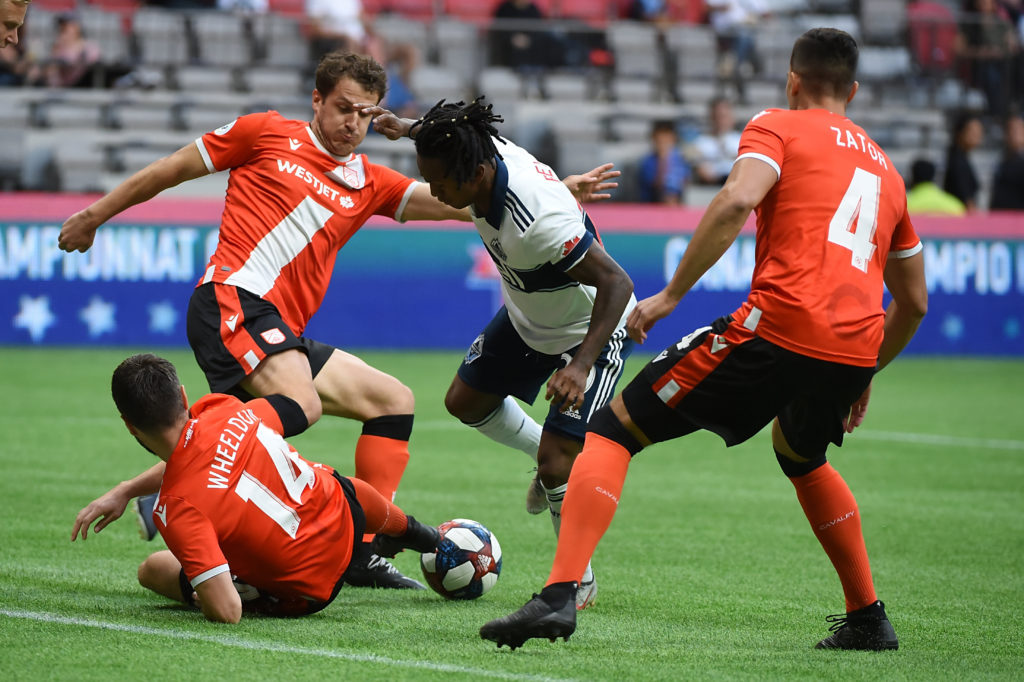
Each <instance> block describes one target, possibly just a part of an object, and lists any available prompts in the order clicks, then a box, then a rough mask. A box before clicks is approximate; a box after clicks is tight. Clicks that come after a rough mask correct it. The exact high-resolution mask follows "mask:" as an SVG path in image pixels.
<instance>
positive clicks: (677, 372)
mask: <svg viewBox="0 0 1024 682" xmlns="http://www.w3.org/2000/svg"><path fill="white" fill-rule="evenodd" d="M874 372H875V370H874V368H872V367H855V366H853V365H843V364H839V363H836V362H828V361H826V360H819V359H817V358H811V357H807V356H806V355H800V354H799V353H794V352H793V351H790V350H787V349H785V348H782V347H781V346H778V345H776V344H774V343H771V342H770V341H765V340H764V339H762V338H761V337H759V336H757V335H755V334H754V332H752V331H751V330H749V329H747V328H746V327H744V326H743V324H742V323H739V322H736V321H734V320H733V319H732V317H731V316H728V317H722V318H719V319H718V320H715V321H714V322H713V323H712V324H711V325H710V326H708V327H702V328H700V329H698V330H696V331H695V332H693V333H692V334H690V335H689V336H686V337H684V338H683V339H682V340H681V341H680V342H679V343H677V344H675V345H673V346H669V347H668V348H667V349H665V350H664V351H663V352H662V353H661V354H660V355H658V356H657V357H656V358H654V359H653V360H651V361H650V362H649V363H648V364H647V365H646V366H645V367H644V368H643V370H641V371H640V373H639V374H638V375H637V376H636V378H634V379H633V381H631V382H630V384H629V385H628V386H627V387H626V388H625V389H624V390H623V392H622V399H623V402H624V404H625V406H626V410H627V411H628V412H629V415H630V417H631V418H632V420H633V422H634V423H635V424H636V425H637V426H638V427H639V428H640V430H641V431H643V432H644V434H646V435H647V437H648V438H649V439H650V440H651V441H652V442H655V443H658V442H661V441H666V440H671V439H673V438H678V437H679V436H684V435H686V434H688V433H692V432H693V431H696V430H698V429H706V430H708V431H711V432H712V433H716V434H718V435H719V436H720V437H721V438H722V439H723V440H724V441H725V443H726V445H736V444H738V443H742V442H743V441H745V440H747V439H748V438H750V437H751V436H753V435H754V434H756V433H757V432H758V431H760V430H761V429H763V428H764V427H765V426H766V425H768V424H769V423H771V421H772V420H773V419H775V417H778V418H779V421H780V425H781V426H782V432H783V434H785V436H786V440H787V442H788V443H789V445H790V446H791V447H792V448H793V450H794V451H795V452H796V453H797V454H799V455H801V456H803V457H806V458H816V457H818V456H820V455H823V454H824V453H825V450H826V448H827V447H828V444H829V443H835V444H836V445H842V443H843V426H842V420H843V417H844V416H846V415H847V414H848V413H849V410H850V406H851V405H852V404H853V402H854V401H855V400H857V398H859V397H860V396H861V394H862V393H863V392H864V389H865V388H867V386H868V384H869V383H870V382H871V378H872V376H874Z"/></svg>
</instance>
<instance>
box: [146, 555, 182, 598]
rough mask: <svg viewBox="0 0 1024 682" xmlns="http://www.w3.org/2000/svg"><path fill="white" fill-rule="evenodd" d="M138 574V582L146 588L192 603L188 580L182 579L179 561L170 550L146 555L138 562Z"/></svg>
mask: <svg viewBox="0 0 1024 682" xmlns="http://www.w3.org/2000/svg"><path fill="white" fill-rule="evenodd" d="M138 576H139V584H140V585H142V586H143V587H145V588H146V589H147V590H152V591H153V592H156V593H157V594H160V595H163V596H165V597H167V598H168V599H171V600H174V601H177V602H182V603H184V604H194V601H193V600H192V592H193V589H192V586H191V585H190V584H189V583H188V580H183V579H182V577H183V574H182V572H181V563H180V562H179V561H178V560H177V559H176V558H175V557H174V555H173V554H171V550H169V549H165V550H162V551H159V552H154V553H153V554H150V555H149V556H148V557H146V559H145V561H143V562H142V563H141V564H139V573H138Z"/></svg>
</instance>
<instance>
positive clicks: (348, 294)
mask: <svg viewBox="0 0 1024 682" xmlns="http://www.w3.org/2000/svg"><path fill="white" fill-rule="evenodd" d="M58 232H59V225H58V224H55V223H52V222H7V223H4V224H0V288H2V293H3V295H2V296H0V343H2V344H41V345H45V344H60V345H68V344H74V345H88V344H96V345H131V346H134V347H145V346H154V347H165V346H176V345H186V339H185V310H186V308H187V305H188V299H189V296H190V295H191V292H192V289H193V287H194V285H195V283H196V282H197V281H198V280H199V278H200V277H201V275H202V272H203V269H204V266H205V264H206V261H207V258H208V256H209V254H210V253H211V252H212V249H213V248H214V246H215V244H216V231H215V228H214V227H213V226H202V225H200V226H195V225H170V224H162V225H147V224H134V225H132V224H125V225H118V226H107V227H104V228H101V229H100V230H99V232H98V233H97V237H96V242H95V244H94V246H93V247H92V248H91V249H90V250H89V251H88V252H86V253H84V254H81V253H73V254H65V253H62V252H61V251H59V250H58V249H57V246H56V244H57V234H58ZM688 239H689V235H687V234H679V233H675V234H673V233H672V232H666V231H664V230H659V231H656V232H652V233H649V234H648V233H644V232H642V231H635V230H631V231H610V232H609V231H606V232H605V233H604V242H605V245H606V247H607V248H608V250H609V252H611V254H612V255H613V256H614V257H615V258H616V259H617V260H618V261H619V263H620V264H621V265H622V266H623V267H624V268H625V269H626V271H627V272H629V273H630V275H631V276H632V277H633V281H634V283H635V286H636V293H637V297H638V298H642V297H644V296H648V295H650V294H653V293H654V292H656V291H658V290H659V289H660V288H661V287H662V286H664V284H665V282H666V281H667V278H668V277H670V276H671V274H672V272H673V271H674V269H675V266H676V264H677V263H678V261H679V257H680V256H681V255H682V253H683V251H684V250H685V248H686V245H687V243H688ZM924 243H925V262H926V267H927V278H928V285H929V291H930V294H931V296H930V306H929V313H928V316H927V317H926V318H925V320H924V323H923V324H922V326H921V329H920V331H919V332H918V334H917V336H916V337H915V339H914V341H913V342H912V343H911V346H910V347H909V348H908V352H917V353H942V354H978V355H1024V239H1016V238H1010V239H957V238H941V239H932V238H928V237H925V239H924ZM753 264H754V240H753V237H752V235H747V234H744V235H743V236H741V237H740V238H739V239H738V240H737V242H736V243H735V244H734V245H733V246H732V247H731V248H730V249H729V251H728V252H727V253H726V255H725V256H724V257H723V258H722V260H721V261H720V262H719V263H718V264H716V265H715V266H714V268H712V269H711V270H710V271H709V272H708V273H707V274H706V275H705V277H704V278H702V280H701V281H700V282H699V283H698V285H697V286H696V287H695V289H694V290H693V291H692V292H691V293H690V294H689V295H688V296H687V297H686V298H685V299H684V301H683V302H682V304H681V305H680V306H679V308H678V309H677V310H676V312H675V313H673V315H671V316H670V317H669V318H667V319H665V320H663V321H662V322H660V323H659V324H658V325H657V326H656V327H655V328H654V330H652V333H651V334H650V337H649V339H648V342H647V344H645V345H644V346H643V347H641V349H640V352H643V351H644V350H646V351H648V352H650V353H651V354H654V353H656V352H657V351H659V350H660V349H661V348H662V347H664V346H667V345H669V344H670V343H674V342H675V341H677V340H678V339H679V338H680V337H682V336H684V335H685V334H687V333H688V332H690V331H691V330H693V329H694V328H696V327H698V326H703V325H704V324H707V323H708V322H709V321H710V320H712V319H714V318H716V317H719V316H721V315H724V314H727V313H729V312H731V311H733V310H734V309H735V308H736V307H738V306H739V304H740V303H741V302H742V301H743V299H744V297H745V296H746V292H747V290H748V287H749V284H750V275H751V272H752V270H753ZM499 283H500V280H499V275H498V273H497V271H496V270H495V269H494V266H493V263H492V262H491V260H490V258H489V257H488V256H487V254H486V252H485V251H484V249H483V246H482V245H481V244H480V242H479V238H478V237H477V235H476V232H475V231H473V230H471V229H469V228H467V227H462V226H459V227H452V226H439V227H438V228H436V229H432V228H429V229H425V228H423V227H419V226H416V227H367V228H364V229H363V230H361V231H360V232H359V233H358V234H357V235H356V236H355V237H354V238H353V239H352V240H351V241H350V242H349V243H348V244H347V245H346V246H345V248H344V249H343V250H342V251H341V253H340V254H339V256H338V260H337V265H336V267H335V272H334V275H333V278H332V281H331V286H330V290H329V292H328V295H327V298H326V299H325V301H324V304H323V307H322V308H321V310H320V312H319V313H317V315H316V316H315V317H314V318H313V320H312V321H311V323H310V325H309V328H308V329H307V330H306V333H307V335H308V336H310V337H312V338H315V339H318V340H321V341H324V342H326V343H330V344H332V345H336V346H339V347H343V348H436V349H464V348H466V347H468V346H469V344H470V343H471V342H472V340H473V339H474V338H475V337H476V334H477V332H478V331H479V330H480V329H481V328H482V327H483V326H484V325H485V324H486V322H487V321H488V320H489V319H490V317H491V315H492V314H493V313H494V311H495V310H496V309H497V307H498V306H500V305H501V291H500V286H499Z"/></svg>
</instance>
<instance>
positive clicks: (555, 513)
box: [537, 329, 633, 610]
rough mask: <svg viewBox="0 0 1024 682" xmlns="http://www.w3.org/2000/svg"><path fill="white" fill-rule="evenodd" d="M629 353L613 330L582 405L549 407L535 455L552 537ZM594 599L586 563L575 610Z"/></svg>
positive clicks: (627, 343)
mask: <svg viewBox="0 0 1024 682" xmlns="http://www.w3.org/2000/svg"><path fill="white" fill-rule="evenodd" d="M632 350H633V341H632V340H631V339H630V338H629V336H628V335H627V334H626V331H625V330H624V329H619V330H617V331H616V332H615V333H614V334H613V335H612V337H611V338H610V339H609V341H608V343H607V344H605V347H604V348H603V349H602V350H601V354H600V355H599V356H598V358H597V360H596V361H595V362H594V366H593V367H592V368H591V370H590V374H589V375H588V377H587V383H586V388H585V391H584V395H583V402H582V404H581V405H580V406H579V407H578V409H573V408H567V409H565V410H560V409H559V407H560V405H556V404H552V405H551V407H550V409H549V411H548V416H547V419H546V420H545V422H544V432H543V435H542V436H541V442H540V448H539V449H538V453H537V464H538V475H539V479H540V481H541V489H542V490H543V491H544V496H545V499H546V501H547V506H548V509H549V510H550V513H551V522H552V525H553V526H554V530H555V537H556V538H557V537H558V536H559V533H560V530H561V521H562V504H563V500H564V498H565V492H566V489H567V486H568V481H569V472H570V471H571V470H572V467H573V462H574V460H575V459H576V456H577V455H578V454H579V452H580V450H581V449H582V448H583V441H584V439H585V437H586V433H587V422H588V421H589V420H590V417H591V416H592V415H593V414H594V413H595V412H596V411H598V410H599V409H600V408H602V407H604V406H605V405H606V404H607V403H608V401H609V400H610V399H611V397H612V395H614V393H615V385H616V384H617V383H618V380H619V377H620V376H622V369H623V367H624V366H625V362H626V358H628V357H629V355H630V353H631V352H632ZM574 352H575V349H573V350H571V351H569V352H568V353H566V354H564V355H563V356H562V357H561V358H559V359H558V367H564V366H565V365H566V364H568V362H570V361H571V358H572V354H573V353H574ZM596 598H597V580H596V578H595V577H594V571H593V570H592V568H591V565H590V563H589V562H588V563H587V565H586V568H585V569H584V571H583V574H582V577H581V578H580V580H579V587H578V588H577V590H576V608H577V609H578V610H582V609H585V608H587V607H588V606H590V605H591V604H593V603H594V601H595V599H596Z"/></svg>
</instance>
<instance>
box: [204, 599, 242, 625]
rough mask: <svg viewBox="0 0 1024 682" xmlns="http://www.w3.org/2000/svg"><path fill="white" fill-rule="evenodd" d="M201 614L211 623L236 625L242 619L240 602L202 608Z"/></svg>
mask: <svg viewBox="0 0 1024 682" xmlns="http://www.w3.org/2000/svg"><path fill="white" fill-rule="evenodd" d="M203 616H205V617H206V620H208V621H210V622H212V623H228V624H230V625H237V624H238V623H239V622H240V621H241V620H242V602H241V601H239V602H238V603H237V604H226V605H221V606H214V607H211V608H209V609H205V608H204V609H203Z"/></svg>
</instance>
